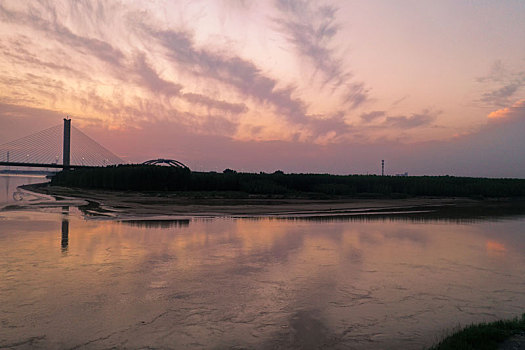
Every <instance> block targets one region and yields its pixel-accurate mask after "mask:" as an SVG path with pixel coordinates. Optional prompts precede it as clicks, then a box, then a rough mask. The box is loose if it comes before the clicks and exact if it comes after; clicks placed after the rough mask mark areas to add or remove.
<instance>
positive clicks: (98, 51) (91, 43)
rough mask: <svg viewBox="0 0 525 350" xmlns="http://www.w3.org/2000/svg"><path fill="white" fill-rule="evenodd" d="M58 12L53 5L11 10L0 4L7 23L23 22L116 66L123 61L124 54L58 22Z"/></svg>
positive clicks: (73, 47)
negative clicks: (78, 33)
mask: <svg viewBox="0 0 525 350" xmlns="http://www.w3.org/2000/svg"><path fill="white" fill-rule="evenodd" d="M43 14H47V15H48V16H50V17H51V18H53V19H54V20H53V21H48V20H46V19H44V17H43ZM58 17H59V14H57V11H56V9H55V8H54V7H53V6H43V7H32V5H30V6H29V9H28V10H27V12H19V11H11V10H9V9H7V7H5V6H3V5H2V4H0V19H2V20H3V21H5V22H8V23H24V24H25V25H28V26H31V27H32V28H34V29H35V30H37V31H39V32H41V33H42V34H45V35H46V36H48V37H51V38H53V39H55V40H57V41H59V42H60V43H62V44H65V45H67V46H69V47H70V48H71V49H72V50H75V51H77V52H80V53H84V54H86V55H91V56H95V57H97V58H98V59H100V60H101V61H104V62H106V63H109V64H111V65H115V66H118V65H120V64H122V63H123V59H124V54H123V53H122V52H121V51H120V50H118V49H117V48H115V47H113V46H112V45H110V44H108V43H107V42H105V41H102V40H99V39H97V38H90V37H85V36H81V35H77V34H75V33H73V32H72V31H71V30H70V29H69V28H68V27H66V26H64V25H62V24H60V23H59V22H58V20H59V19H58Z"/></svg>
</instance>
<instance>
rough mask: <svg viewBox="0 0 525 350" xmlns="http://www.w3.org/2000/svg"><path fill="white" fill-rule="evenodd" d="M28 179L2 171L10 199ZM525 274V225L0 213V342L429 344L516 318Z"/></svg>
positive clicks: (517, 218) (524, 296)
mask: <svg viewBox="0 0 525 350" xmlns="http://www.w3.org/2000/svg"><path fill="white" fill-rule="evenodd" d="M42 180H43V179H42V178H41V179H40V180H39V181H42ZM7 182H8V183H7ZM24 182H38V181H35V179H34V178H25V179H23V178H20V177H16V178H13V177H5V176H4V177H0V187H1V188H2V189H3V190H7V192H8V193H4V192H0V194H1V198H2V199H4V198H5V199H6V200H4V202H6V201H8V202H13V201H14V200H13V199H12V198H13V194H12V192H13V191H14V190H15V189H14V188H13V186H14V185H15V184H21V183H24ZM15 197H16V196H15ZM11 204H12V203H11ZM523 276H525V216H523V215H513V216H501V217H494V216H492V217H489V218H479V217H478V218H475V219H465V218H462V219H452V218H447V217H442V218H431V219H422V218H421V217H417V218H416V217H414V218H413V219H411V218H410V217H396V216H391V217H368V218H364V217H361V218H335V219H333V220H326V219H324V220H291V219H275V218H274V219H272V218H259V219H249V218H244V219H230V218H214V219H206V218H194V219H189V220H178V221H177V220H171V221H169V220H162V221H155V220H151V221H147V220H133V221H118V220H107V219H106V220H94V219H86V218H85V217H84V216H83V215H82V213H81V212H80V211H79V210H78V209H76V208H74V207H61V208H60V207H59V208H48V209H40V210H34V211H33V210H27V209H24V210H4V211H0V348H13V349H51V348H53V349H72V348H75V349H76V348H81V349H101V348H131V349H136V348H152V349H166V348H169V349H192V348H194V349H202V348H206V349H209V348H214V349H245V348H249V349H251V348H253V349H289V348H300V349H317V348H330V349H332V348H333V349H422V348H425V347H428V346H430V345H432V344H433V343H435V342H436V341H438V340H439V339H441V338H442V337H443V336H444V335H446V334H448V333H450V332H451V331H452V330H453V329H455V328H457V327H458V326H460V325H467V324H470V323H472V322H480V321H494V320H497V319H502V318H512V317H515V316H518V315H521V313H522V312H523V310H524V306H525V280H524V279H523Z"/></svg>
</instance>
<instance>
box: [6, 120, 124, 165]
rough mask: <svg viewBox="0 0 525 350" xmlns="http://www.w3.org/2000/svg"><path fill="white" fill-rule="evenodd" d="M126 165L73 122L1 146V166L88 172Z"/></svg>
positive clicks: (66, 122) (65, 121)
mask: <svg viewBox="0 0 525 350" xmlns="http://www.w3.org/2000/svg"><path fill="white" fill-rule="evenodd" d="M123 163H124V161H123V160H122V159H120V158H119V157H118V156H116V155H115V154H113V153H112V152H111V151H109V150H108V149H106V148H104V147H103V146H101V145H100V144H98V143H97V142H96V141H95V140H93V139H92V138H90V137H89V136H87V135H86V134H84V133H83V132H82V131H80V130H78V129H77V128H75V127H74V126H71V119H64V124H63V125H62V124H60V125H56V126H53V127H51V128H48V129H45V130H42V131H39V132H37V133H34V134H31V135H28V136H25V137H22V138H20V139H17V140H14V141H11V142H8V143H4V144H1V145H0V165H1V166H15V167H37V168H65V169H69V168H86V167H98V166H106V165H113V164H123Z"/></svg>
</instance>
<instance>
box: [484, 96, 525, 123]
mask: <svg viewBox="0 0 525 350" xmlns="http://www.w3.org/2000/svg"><path fill="white" fill-rule="evenodd" d="M487 117H488V118H489V120H511V119H514V120H516V119H522V120H525V99H521V100H519V101H517V102H515V103H514V104H513V105H512V106H511V107H505V108H502V109H498V110H496V111H494V112H491V113H490V114H489V115H488V116H487Z"/></svg>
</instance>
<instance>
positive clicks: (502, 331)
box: [429, 314, 525, 350]
mask: <svg viewBox="0 0 525 350" xmlns="http://www.w3.org/2000/svg"><path fill="white" fill-rule="evenodd" d="M523 331H525V314H523V315H522V316H521V318H518V317H516V318H515V319H513V320H505V321H496V322H491V323H480V324H476V325H470V326H468V327H465V328H463V329H461V330H459V331H458V332H456V333H454V334H452V335H450V336H448V337H446V338H445V339H443V340H442V341H440V342H439V343H438V344H436V345H434V346H433V347H431V348H430V349H429V350H452V349H462V350H463V349H464V350H469V349H472V350H474V349H475V350H491V349H497V348H498V346H499V344H501V343H502V342H503V341H504V340H506V339H507V338H510V337H511V336H513V335H514V334H517V333H519V332H523Z"/></svg>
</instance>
